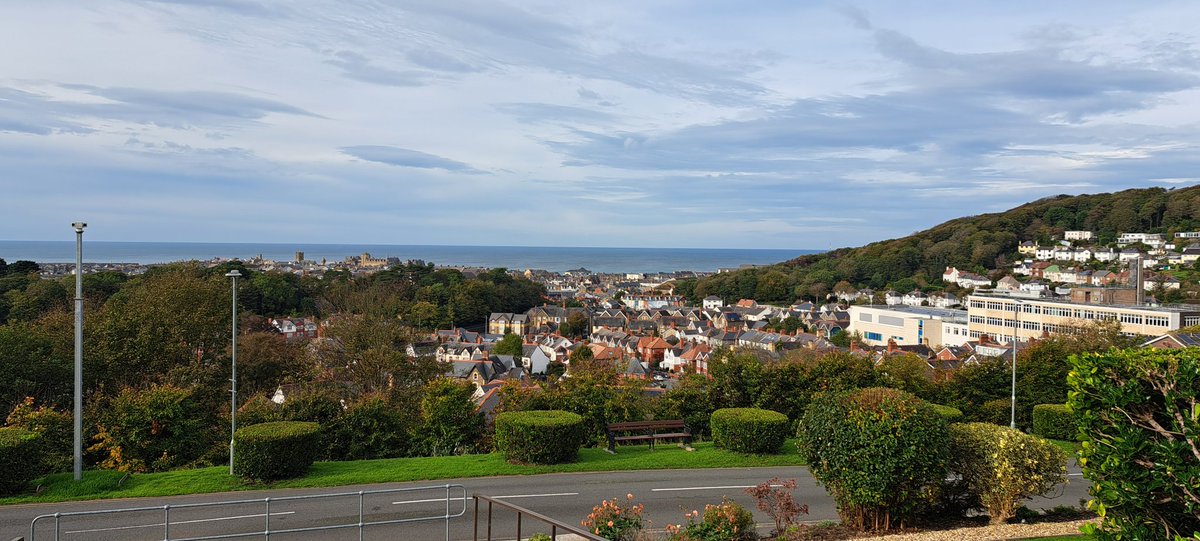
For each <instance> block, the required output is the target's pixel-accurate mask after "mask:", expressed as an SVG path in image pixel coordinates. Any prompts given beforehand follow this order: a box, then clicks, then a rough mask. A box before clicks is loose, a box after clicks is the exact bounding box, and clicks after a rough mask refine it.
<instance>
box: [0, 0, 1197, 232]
mask: <svg viewBox="0 0 1200 541" xmlns="http://www.w3.org/2000/svg"><path fill="white" fill-rule="evenodd" d="M901 4H903V5H901ZM917 5H919V6H921V7H920V8H914V7H913V5H910V4H907V3H898V2H876V3H872V2H836V3H827V2H795V1H779V2H742V1H728V2H697V1H692V0H687V1H684V0H664V1H652V2H646V1H644V0H641V1H603V2H563V1H560V0H554V1H531V2H523V3H519V4H518V3H511V4H510V3H506V2H504V1H503V0H480V1H478V2H476V1H469V0H428V1H404V2H400V1H397V2H353V3H351V2H345V1H330V2H312V1H307V0H296V1H288V2H258V1H241V0H172V1H151V0H132V1H117V0H112V1H105V2H79V1H76V0H69V1H68V0H62V1H60V0H39V1H37V2H9V3H6V5H5V7H4V8H3V16H0V47H2V48H3V50H4V51H5V53H4V54H3V55H0V194H3V195H0V201H2V203H0V239H9V240H70V239H71V238H72V233H71V230H70V227H69V224H70V223H71V222H72V221H74V220H76V219H83V220H86V221H88V222H89V223H90V227H89V233H88V235H89V238H91V239H96V240H142V241H214V242H287V241H306V242H333V243H336V242H346V243H386V244H501V245H565V246H667V247H731V248H732V247H737V248H741V247H746V248H815V249H825V248H830V247H835V246H843V245H858V244H862V243H866V242H870V241H873V240H880V239H884V238H891V237H897V236H903V235H907V234H908V233H911V232H913V231H916V230H919V229H923V228H925V227H928V226H931V225H934V224H937V223H939V222H941V221H944V220H945V219H949V218H953V217H957V216H963V215H969V214H978V213H982V212H991V211H996V210H1003V209H1006V208H1009V207H1012V206H1015V205H1017V204H1020V203H1023V202H1027V201H1030V200H1033V199H1037V198H1039V197H1043V196H1046V195H1053V194H1059V193H1070V194H1075V193H1096V192H1105V191H1113V190H1118V189H1124V188H1130V187H1145V186H1165V187H1171V186H1183V185H1190V184H1194V183H1196V182H1197V179H1196V178H1195V177H1196V175H1197V171H1200V169H1198V167H1197V165H1200V164H1198V162H1200V129H1198V127H1200V126H1198V124H1200V122H1198V121H1200V31H1198V30H1196V28H1195V21H1197V20H1200V4H1197V3H1195V2H1123V1H1122V2H1097V1H1090V0H1089V1H1077V2H1045V1H1038V2H1022V1H1013V2H989V3H986V4H985V3H980V2H961V1H945V2H921V3H919V4H917Z"/></svg>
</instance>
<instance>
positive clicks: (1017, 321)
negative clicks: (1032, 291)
mask: <svg viewBox="0 0 1200 541" xmlns="http://www.w3.org/2000/svg"><path fill="white" fill-rule="evenodd" d="M1020 329H1021V302H1020V301H1016V300H1014V301H1013V343H1012V350H1013V358H1012V416H1011V417H1010V418H1009V422H1008V426H1009V428H1012V429H1016V428H1017V340H1018V336H1019V333H1020Z"/></svg>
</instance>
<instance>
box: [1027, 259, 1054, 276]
mask: <svg viewBox="0 0 1200 541" xmlns="http://www.w3.org/2000/svg"><path fill="white" fill-rule="evenodd" d="M1053 266H1054V263H1051V262H1049V261H1038V262H1037V263H1034V264H1033V265H1030V267H1029V277H1030V278H1033V279H1034V280H1041V279H1043V278H1045V277H1046V269H1048V268H1050V267H1053Z"/></svg>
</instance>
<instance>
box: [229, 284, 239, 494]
mask: <svg viewBox="0 0 1200 541" xmlns="http://www.w3.org/2000/svg"><path fill="white" fill-rule="evenodd" d="M225 276H227V277H229V278H232V279H233V336H232V338H233V345H232V349H233V363H232V370H230V376H229V381H230V383H231V385H230V387H229V389H230V395H229V475H233V435H234V433H235V432H237V318H238V306H237V279H238V278H239V277H241V276H242V273H240V272H238V271H237V270H236V269H234V270H231V271H229V272H227V273H225Z"/></svg>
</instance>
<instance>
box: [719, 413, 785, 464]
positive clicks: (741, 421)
mask: <svg viewBox="0 0 1200 541" xmlns="http://www.w3.org/2000/svg"><path fill="white" fill-rule="evenodd" d="M709 425H710V426H711V427H712V437H713V445H714V446H716V447H719V448H721V449H728V450H730V451H737V452H739V453H755V454H774V453H778V452H779V451H780V450H782V449H783V441H784V440H786V439H787V436H788V432H789V426H790V423H789V422H788V418H787V415H784V414H782V413H779V412H775V411H771V410H760V409H756V408H724V409H719V410H717V411H714V412H713V414H712V418H711V420H710V421H709Z"/></svg>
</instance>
